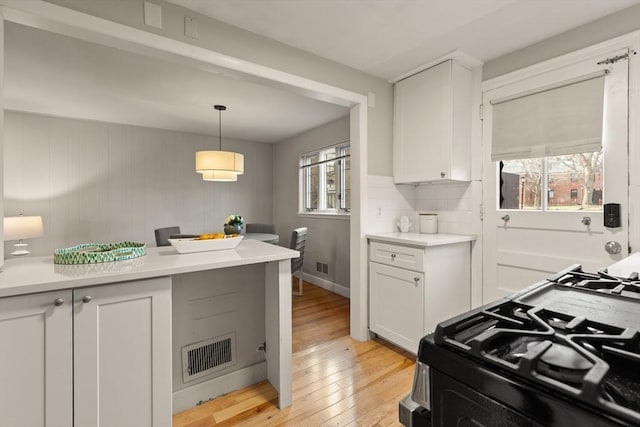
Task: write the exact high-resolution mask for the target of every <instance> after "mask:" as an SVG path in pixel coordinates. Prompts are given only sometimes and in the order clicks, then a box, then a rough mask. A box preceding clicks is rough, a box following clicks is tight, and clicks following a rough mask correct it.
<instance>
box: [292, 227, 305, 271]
mask: <svg viewBox="0 0 640 427" xmlns="http://www.w3.org/2000/svg"><path fill="white" fill-rule="evenodd" d="M306 243H307V227H300V228H296V229H295V230H293V231H292V232H291V242H290V243H289V249H293V250H295V251H298V252H300V256H299V257H298V258H292V259H291V273H293V272H294V271H298V270H300V269H302V262H303V260H304V247H305V245H306Z"/></svg>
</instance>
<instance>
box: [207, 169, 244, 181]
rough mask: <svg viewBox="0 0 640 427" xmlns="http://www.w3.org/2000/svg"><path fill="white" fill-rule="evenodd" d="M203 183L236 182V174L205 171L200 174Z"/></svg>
mask: <svg viewBox="0 0 640 427" xmlns="http://www.w3.org/2000/svg"><path fill="white" fill-rule="evenodd" d="M202 180H203V181H229V182H230V181H237V180H238V174H237V173H235V172H227V171H207V172H204V173H203V174H202Z"/></svg>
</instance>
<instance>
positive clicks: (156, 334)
mask: <svg viewBox="0 0 640 427" xmlns="http://www.w3.org/2000/svg"><path fill="white" fill-rule="evenodd" d="M73 305H74V307H73V310H74V402H75V407H74V421H75V425H76V426H83V427H98V426H102V427H110V426H136V427H144V426H148V427H152V426H155V427H158V426H160V427H161V426H167V427H169V426H170V425H171V416H172V411H171V395H172V390H171V279H170V278H168V277H165V278H157V279H149V280H141V281H136V282H126V283H118V284H113V285H103V286H95V287H90V288H81V289H76V290H74V293H73Z"/></svg>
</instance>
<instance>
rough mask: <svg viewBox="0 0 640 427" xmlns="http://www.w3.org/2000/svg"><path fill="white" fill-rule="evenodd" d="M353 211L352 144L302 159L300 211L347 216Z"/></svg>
mask: <svg viewBox="0 0 640 427" xmlns="http://www.w3.org/2000/svg"><path fill="white" fill-rule="evenodd" d="M350 210H351V149H350V146H349V141H346V142H343V143H340V144H338V145H334V146H331V147H328V148H323V149H321V150H318V151H314V152H311V153H306V154H304V155H302V156H301V157H300V212H303V213H326V214H332V213H333V214H335V213H347V212H350Z"/></svg>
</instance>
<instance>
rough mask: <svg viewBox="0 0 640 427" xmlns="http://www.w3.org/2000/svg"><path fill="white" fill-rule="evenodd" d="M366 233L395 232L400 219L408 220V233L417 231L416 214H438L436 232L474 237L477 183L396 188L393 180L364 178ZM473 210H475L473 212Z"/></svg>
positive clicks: (480, 185)
mask: <svg viewBox="0 0 640 427" xmlns="http://www.w3.org/2000/svg"><path fill="white" fill-rule="evenodd" d="M367 189H368V199H369V204H368V205H369V207H368V210H369V212H368V220H369V221H368V223H369V231H370V232H389V231H398V227H397V225H396V224H397V222H398V220H399V218H400V217H401V216H402V215H406V216H408V217H409V219H410V220H411V223H412V226H411V228H410V231H412V232H418V231H419V222H418V214H420V213H423V212H429V213H437V214H438V232H440V233H453V234H474V231H473V230H474V224H473V221H474V214H479V212H475V211H477V210H479V203H480V199H481V195H482V183H481V181H472V182H464V183H436V184H423V185H418V186H413V185H396V184H394V183H393V177H388V176H374V175H370V176H369V177H368V188H367ZM474 206H477V207H476V208H474Z"/></svg>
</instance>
